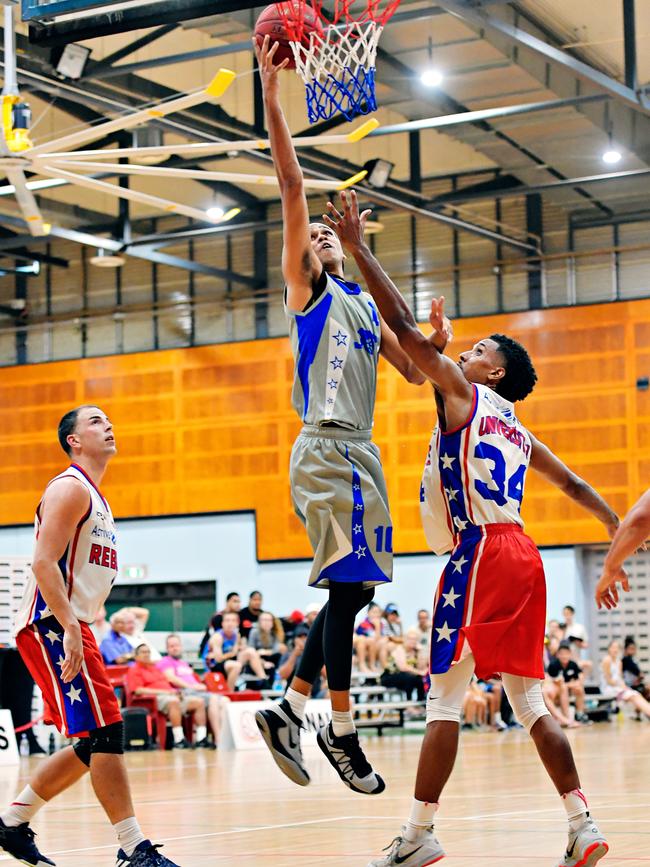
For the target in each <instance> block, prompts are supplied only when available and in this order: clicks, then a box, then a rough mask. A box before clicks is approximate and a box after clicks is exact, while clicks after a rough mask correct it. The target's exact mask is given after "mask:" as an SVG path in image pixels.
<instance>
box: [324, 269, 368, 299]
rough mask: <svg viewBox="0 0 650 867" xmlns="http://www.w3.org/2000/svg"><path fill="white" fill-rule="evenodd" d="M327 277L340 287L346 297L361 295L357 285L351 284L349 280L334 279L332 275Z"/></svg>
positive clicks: (359, 287)
mask: <svg viewBox="0 0 650 867" xmlns="http://www.w3.org/2000/svg"><path fill="white" fill-rule="evenodd" d="M328 276H329V277H331V278H332V280H333V281H334V282H335V283H336V285H337V286H340V287H341V289H343V291H344V292H346V293H347V294H348V295H361V292H362V289H361V286H359V284H358V283H353V282H352V281H351V280H344V279H343V278H342V277H335V276H334V274H329V275H328Z"/></svg>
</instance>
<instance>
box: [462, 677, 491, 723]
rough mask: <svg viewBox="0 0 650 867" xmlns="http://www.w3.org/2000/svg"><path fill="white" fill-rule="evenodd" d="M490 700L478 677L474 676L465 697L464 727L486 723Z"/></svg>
mask: <svg viewBox="0 0 650 867" xmlns="http://www.w3.org/2000/svg"><path fill="white" fill-rule="evenodd" d="M487 707H488V701H487V698H486V697H485V693H484V692H483V690H482V689H481V687H480V686H479V684H478V681H477V679H476V676H474V677H472V679H471V681H470V683H469V685H468V687H467V690H466V691H465V697H464V699H463V728H464V729H475V728H480V727H481V726H484V725H485V721H486V717H487Z"/></svg>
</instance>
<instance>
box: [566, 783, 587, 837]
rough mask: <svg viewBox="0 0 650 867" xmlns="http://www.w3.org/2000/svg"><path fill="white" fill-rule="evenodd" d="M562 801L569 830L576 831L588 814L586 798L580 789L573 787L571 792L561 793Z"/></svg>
mask: <svg viewBox="0 0 650 867" xmlns="http://www.w3.org/2000/svg"><path fill="white" fill-rule="evenodd" d="M562 803H563V804H564V809H565V810H566V814H567V817H568V819H569V825H570V827H571V830H572V831H577V830H578V828H579V827H580V825H582V823H583V822H584V820H585V819H586V818H587V816H588V815H589V806H588V804H587V799H586V798H585V796H584V795H583V794H582V792H581V791H580V789H574V790H573V791H572V792H567V793H566V795H562Z"/></svg>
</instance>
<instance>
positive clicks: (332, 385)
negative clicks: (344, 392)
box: [327, 379, 338, 388]
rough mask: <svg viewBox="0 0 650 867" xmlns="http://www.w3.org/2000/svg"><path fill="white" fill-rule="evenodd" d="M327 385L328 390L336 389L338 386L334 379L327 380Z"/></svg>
mask: <svg viewBox="0 0 650 867" xmlns="http://www.w3.org/2000/svg"><path fill="white" fill-rule="evenodd" d="M327 385H328V386H329V387H330V388H337V386H338V382H337V381H336V380H335V379H328V380H327Z"/></svg>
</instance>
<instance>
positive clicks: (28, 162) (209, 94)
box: [0, 6, 379, 237]
mask: <svg viewBox="0 0 650 867" xmlns="http://www.w3.org/2000/svg"><path fill="white" fill-rule="evenodd" d="M4 25H5V26H4V39H5V59H4V67H5V80H4V87H3V90H2V97H1V100H2V104H1V115H2V134H1V135H0V173H4V175H5V176H6V177H7V179H8V180H9V183H10V184H11V185H12V186H13V192H14V194H15V196H16V200H17V202H18V205H19V207H20V209H21V211H22V214H23V217H24V219H25V221H26V223H27V226H28V227H29V231H30V233H31V234H32V235H34V236H36V237H38V236H43V235H47V234H49V231H50V229H51V226H50V225H49V224H48V223H46V222H45V220H44V219H43V216H42V214H41V211H40V209H39V206H38V202H37V201H36V198H35V196H34V192H33V191H34V190H35V189H36V190H38V189H39V188H43V187H46V186H54V185H55V184H56V182H61V183H69V184H74V185H76V186H79V187H84V188H85V189H89V190H95V191H97V192H101V193H108V194H110V195H113V196H117V197H119V198H123V199H128V200H130V201H132V202H138V203H140V204H144V205H148V206H150V207H152V208H155V209H156V210H159V211H161V212H163V213H169V214H179V215H181V216H184V217H189V218H190V219H192V220H198V221H201V222H204V223H216V222H224V220H228V219H232V218H233V217H234V216H236V215H237V214H238V213H239V212H240V209H239V208H231V209H230V210H229V211H226V213H225V214H224V215H223V216H221V217H219V218H218V219H217V218H211V217H210V216H209V215H208V213H207V211H204V210H201V209H199V208H193V207H190V206H188V205H183V204H181V203H179V202H175V201H173V200H171V199H165V198H162V197H160V196H153V195H150V194H148V193H143V192H138V191H136V190H132V189H129V188H126V187H120V186H118V185H116V184H112V183H108V182H107V181H105V180H101V179H100V178H97V177H93V175H96V174H102V173H103V174H110V175H138V176H141V177H155V178H161V179H162V178H174V179H176V180H179V179H184V180H202V181H229V182H230V183H234V184H254V185H269V186H277V178H276V177H275V175H256V174H243V173H238V172H215V171H203V170H196V169H178V168H167V167H164V166H155V165H153V166H152V165H140V164H139V163H138V162H137V160H138V159H141V160H149V159H151V158H152V157H154V158H157V157H161V158H163V157H168V156H172V155H175V154H177V155H182V156H189V157H196V156H205V157H209V156H214V155H217V154H220V153H226V152H240V151H252V150H260V149H266V148H268V147H269V146H270V143H269V141H268V139H252V140H244V141H221V142H201V143H190V144H185V145H161V146H159V147H141V148H137V147H131V148H112V149H106V150H77V149H78V148H80V147H82V146H83V145H86V144H88V143H90V142H92V141H96V140H97V139H99V138H101V137H103V136H106V135H108V134H110V133H114V132H118V131H122V130H128V129H132V128H134V127H136V126H138V125H140V124H143V123H147V122H149V121H151V120H157V119H159V118H162V117H165V116H167V115H169V114H172V113H173V112H177V111H183V110H185V109H188V108H191V107H193V106H195V105H199V104H200V103H202V102H207V101H209V100H218V99H220V98H221V97H222V96H223V95H224V93H225V92H226V91H227V90H228V88H229V87H230V85H231V84H232V83H233V81H234V80H235V78H236V77H237V76H236V73H234V72H232V71H231V70H229V69H220V70H219V71H218V72H217V74H216V75H215V77H214V78H213V79H212V81H211V82H210V83H209V84H208V85H207V87H204V88H202V89H201V90H197V91H194V92H192V93H187V94H184V95H182V96H179V97H176V98H174V99H170V100H167V101H164V102H161V103H159V104H157V105H154V106H147V107H144V108H142V109H139V110H134V111H133V112H130V113H128V114H124V115H122V116H120V117H118V118H116V119H114V120H107V121H105V122H103V123H99V124H97V125H95V126H88V127H86V128H85V129H82V130H79V131H77V132H73V133H70V134H68V135H62V136H60V137H59V138H55V139H53V140H52V141H48V142H45V143H43V144H38V145H36V146H34V145H33V144H32V141H31V139H30V136H29V127H30V123H31V111H30V108H29V105H28V103H27V102H26V101H25V100H24V99H22V97H21V96H20V92H19V90H18V80H17V74H16V37H15V30H14V19H13V7H11V6H5V8H4ZM377 126H379V123H378V121H376V120H374V119H372V120H367V121H365V122H364V123H362V124H361V125H360V126H358V127H357V128H356V129H354V130H353V131H352V132H350V133H347V134H342V135H320V136H318V135H317V136H305V137H301V138H297V139H294V144H295V145H296V147H314V146H322V145H340V144H351V143H354V142H357V141H360V140H361V139H362V138H364V137H365V136H366V135H368V133H370V132H372V130H374V129H375V128H376V127H377ZM124 158H126V159H129V160H135V162H128V163H120V162H119V160H120V159H124ZM108 160H111V161H112V162H107V161H108ZM27 172H30V173H35V174H37V175H41V176H43V177H44V178H46V179H49V180H45V181H38V180H36V181H28V180H27V176H26V173H27ZM366 175H367V171H366V170H362V171H360V172H358V173H357V174H355V175H353V176H352V177H349V178H345V179H342V180H341V179H335V178H332V179H327V180H314V179H311V178H306V179H305V188H306V189H312V190H325V191H327V190H332V189H337V190H342V189H346V188H347V187H350V186H352V185H353V184H356V183H358V182H359V181H361V180H362V179H363V178H364V177H365V176H366Z"/></svg>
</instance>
